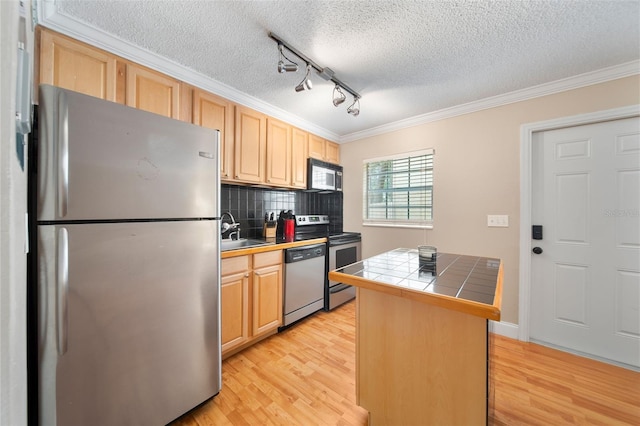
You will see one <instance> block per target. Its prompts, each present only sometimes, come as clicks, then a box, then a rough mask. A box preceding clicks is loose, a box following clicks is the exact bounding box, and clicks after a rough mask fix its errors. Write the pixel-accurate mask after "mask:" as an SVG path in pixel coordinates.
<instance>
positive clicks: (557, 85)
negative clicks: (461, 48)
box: [340, 61, 640, 143]
mask: <svg viewBox="0 0 640 426" xmlns="http://www.w3.org/2000/svg"><path fill="white" fill-rule="evenodd" d="M637 74H640V61H631V62H626V63H623V64H620V65H614V66H611V67H607V68H603V69H600V70H596V71H591V72H588V73H584V74H579V75H576V76H573V77H568V78H563V79H561V80H556V81H552V82H549V83H544V84H539V85H537V86H533V87H529V88H526V89H521V90H516V91H513V92H509V93H504V94H501V95H497V96H492V97H490V98H485V99H481V100H479V101H474V102H469V103H466V104H461V105H456V106H453V107H451V108H444V109H441V110H438V111H433V112H428V113H426V114H421V115H416V116H414V117H409V118H406V119H404V120H398V121H395V122H393V123H389V124H383V125H382V126H377V127H373V128H371V129H367V130H363V131H360V132H354V133H349V134H348V135H343V136H342V137H341V138H340V143H346V142H353V141H356V140H359V139H364V138H368V137H371V136H377V135H381V134H384V133H389V132H394V131H396V130H401V129H406V128H408V127H414V126H418V125H421V124H426V123H431V122H433V121H438V120H444V119H446V118H452V117H456V116H459V115H464V114H470V113H472V112H477V111H482V110H485V109H489V108H495V107H499V106H502V105H508V104H512V103H515V102H521V101H526V100H528V99H534V98H539V97H542V96H547V95H552V94H554V93H559V92H565V91H567V90H572V89H578V88H580V87H585V86H591V85H594V84H598V83H604V82H607V81H611V80H617V79H619V78H624V77H630V76H632V75H637Z"/></svg>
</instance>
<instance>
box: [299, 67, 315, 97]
mask: <svg viewBox="0 0 640 426" xmlns="http://www.w3.org/2000/svg"><path fill="white" fill-rule="evenodd" d="M310 73H311V65H309V64H307V73H306V74H305V76H304V78H303V79H302V81H301V82H300V83H299V84H298V85H297V86H296V92H302V91H303V90H305V89H306V90H311V89H313V83H312V82H311V79H310V78H309V74H310Z"/></svg>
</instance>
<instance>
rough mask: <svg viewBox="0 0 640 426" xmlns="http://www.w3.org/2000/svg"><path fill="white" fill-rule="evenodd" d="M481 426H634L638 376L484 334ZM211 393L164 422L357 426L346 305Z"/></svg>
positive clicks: (263, 347) (227, 372)
mask: <svg viewBox="0 0 640 426" xmlns="http://www.w3.org/2000/svg"><path fill="white" fill-rule="evenodd" d="M490 353H491V357H490V360H491V379H492V381H491V389H492V391H491V393H490V395H491V402H490V407H489V414H490V417H489V424H490V425H561V424H600V425H624V424H629V425H640V373H636V372H633V371H629V370H625V369H623V368H619V367H615V366H611V365H608V364H604V363H600V362H597V361H593V360H590V359H586V358H581V357H578V356H574V355H571V354H567V353H564V352H560V351H557V350H553V349H549V348H546V347H543V346H540V345H536V344H532V343H523V342H519V341H516V340H512V339H508V338H505V337H501V336H497V335H491V338H490ZM222 382H223V385H222V386H223V388H222V391H221V392H220V394H219V395H217V396H216V397H215V398H213V399H212V400H210V401H209V402H207V403H205V404H203V405H201V406H200V407H198V408H196V409H194V410H192V411H191V412H189V413H187V414H186V415H184V416H182V417H181V418H180V419H178V420H176V421H175V422H173V423H172V426H206V425H356V426H360V425H366V424H367V413H366V411H365V410H364V409H362V408H360V407H358V406H356V404H355V303H354V302H350V303H348V304H346V305H343V306H342V307H340V308H338V309H336V310H334V311H332V312H330V313H326V312H318V313H316V314H315V315H313V316H312V317H310V318H308V319H306V320H304V321H302V322H301V323H299V324H297V325H295V326H294V327H292V328H289V329H288V330H286V331H284V332H282V333H279V334H277V335H275V336H272V337H270V338H268V339H266V340H264V341H262V342H260V343H258V344H256V345H255V346H252V347H250V348H248V349H246V350H244V351H242V352H240V353H238V354H236V355H234V356H232V357H231V358H229V359H227V360H225V361H224V362H223V364H222Z"/></svg>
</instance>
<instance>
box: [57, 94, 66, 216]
mask: <svg viewBox="0 0 640 426" xmlns="http://www.w3.org/2000/svg"><path fill="white" fill-rule="evenodd" d="M54 125H55V126H57V129H55V130H54V131H55V132H56V133H57V136H58V144H57V146H58V152H57V161H58V217H60V218H63V217H65V216H66V215H67V204H68V201H69V106H68V104H67V96H66V94H65V93H64V92H60V93H59V94H58V120H57V122H55V124H54Z"/></svg>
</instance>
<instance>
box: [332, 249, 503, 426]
mask: <svg viewBox="0 0 640 426" xmlns="http://www.w3.org/2000/svg"><path fill="white" fill-rule="evenodd" d="M434 258H435V259H434ZM329 279H331V280H333V281H337V282H341V283H344V284H350V285H353V286H356V287H357V293H356V401H357V403H358V405H359V406H361V407H363V408H365V409H366V410H367V411H369V424H370V425H374V426H378V425H465V426H467V425H484V424H487V414H488V412H487V410H488V408H487V407H488V404H487V402H488V400H489V379H488V376H489V375H488V373H489V371H488V369H489V366H488V359H489V357H488V345H487V342H488V340H487V339H488V330H487V326H488V320H489V319H492V320H494V321H499V320H500V305H501V303H502V279H503V269H502V261H500V259H494V258H486V257H477V256H468V255H459V254H451V253H437V255H432V256H431V257H430V258H421V257H420V256H419V254H418V250H416V249H406V248H398V249H395V250H391V251H389V252H386V253H381V254H379V255H376V256H373V257H370V258H368V259H364V260H362V261H360V262H356V263H352V264H351V265H347V266H344V267H342V268H339V269H336V270H335V271H331V272H329Z"/></svg>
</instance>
